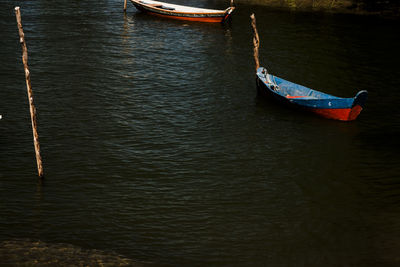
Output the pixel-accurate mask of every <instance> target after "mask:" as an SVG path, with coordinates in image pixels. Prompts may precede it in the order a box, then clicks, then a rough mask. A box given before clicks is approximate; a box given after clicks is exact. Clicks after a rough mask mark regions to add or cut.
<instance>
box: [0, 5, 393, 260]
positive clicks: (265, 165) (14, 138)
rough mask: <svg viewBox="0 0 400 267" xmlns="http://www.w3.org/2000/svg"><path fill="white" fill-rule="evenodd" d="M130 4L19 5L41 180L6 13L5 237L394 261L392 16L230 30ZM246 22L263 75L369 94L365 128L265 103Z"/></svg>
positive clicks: (310, 19) (8, 9)
mask: <svg viewBox="0 0 400 267" xmlns="http://www.w3.org/2000/svg"><path fill="white" fill-rule="evenodd" d="M197 2H198V5H199V6H200V5H201V4H204V6H209V5H211V4H213V3H214V2H215V1H204V2H202V3H200V2H199V1H188V3H191V4H193V5H194V4H196V3H197ZM181 3H186V1H183V0H182V1H181ZM225 4H226V3H225ZM225 4H224V3H222V2H221V3H220V2H218V4H217V3H216V4H215V5H216V6H215V8H223V7H224V5H225ZM217 5H221V6H217ZM122 7H123V4H122V3H121V1H116V0H115V1H114V0H111V1H96V2H94V1H85V2H84V3H83V2H82V3H81V1H80V2H79V1H72V2H71V1H69V2H63V3H53V2H49V1H28V2H27V1H25V2H23V3H22V4H21V12H22V21H23V25H24V30H25V34H26V39H27V45H28V50H29V61H30V68H31V75H32V77H31V78H32V86H33V90H34V92H35V102H36V106H37V110H38V126H39V129H38V130H39V135H40V141H41V149H42V156H43V160H44V161H43V162H44V167H45V169H46V175H47V177H46V180H45V183H44V184H43V185H42V186H38V185H37V179H36V177H35V175H36V171H35V168H36V165H35V161H34V152H33V146H32V133H31V129H30V120H29V110H28V108H27V103H26V89H25V82H24V73H23V68H22V64H21V62H20V61H21V51H20V46H19V44H18V33H17V31H16V25H15V18H14V13H13V8H14V7H13V6H12V3H7V4H5V6H4V8H2V9H0V14H1V16H2V18H4V19H2V20H0V32H1V36H2V37H3V36H6V38H0V60H1V64H0V114H2V115H3V119H2V120H1V121H0V122H1V123H0V132H1V138H0V148H1V153H0V240H1V242H10V240H15V239H18V238H23V240H25V238H29V239H30V240H41V241H40V242H39V244H45V245H43V246H46V247H52V246H53V245H50V244H60V243H63V244H64V243H66V244H74V245H76V246H78V247H80V248H82V249H81V250H82V251H85V253H86V254H85V255H89V254H91V253H92V252H90V251H91V250H92V249H96V250H102V251H115V252H116V253H118V254H122V255H126V256H127V257H128V258H131V259H138V260H140V261H144V262H155V263H165V264H170V265H173V266H177V265H184V266H192V265H202V266H204V265H225V266H235V265H239V266H246V265H250V266H264V265H272V266H282V265H288V266H292V265H311V266H315V265H319V266H320V265H324V266H325V265H328V266H343V265H356V266H368V265H369V266H376V265H396V264H397V263H398V262H399V260H398V256H397V254H396V253H397V251H398V250H399V249H400V244H399V243H398V240H397V239H398V238H397V236H399V233H400V230H399V222H398V218H397V217H398V216H397V215H398V214H399V211H400V210H399V205H398V203H399V195H400V193H399V187H398V184H399V175H397V174H398V173H399V172H400V169H399V168H400V165H399V164H398V163H399V162H400V158H399V155H398V151H397V150H398V149H397V147H398V142H397V141H396V140H397V138H396V136H397V135H398V133H399V132H400V124H399V119H398V118H400V112H399V111H398V109H397V103H398V101H400V94H399V91H398V90H397V89H398V88H399V86H400V80H399V79H400V78H399V77H400V75H399V74H400V71H399V66H398V62H397V61H398V60H397V59H398V58H399V50H398V47H399V44H400V41H399V36H400V32H399V29H400V27H398V22H396V21H387V20H383V19H378V18H373V17H358V16H350V15H332V14H326V15H323V14H304V13H286V12H280V11H271V10H270V9H267V8H262V7H254V6H246V5H243V6H239V8H238V9H237V10H236V11H235V14H234V16H233V20H232V22H231V23H230V24H225V25H220V24H204V23H193V22H184V21H175V20H173V21H170V20H168V19H164V18H157V17H153V16H149V15H146V14H142V13H138V12H136V11H135V9H134V8H133V7H132V5H130V6H129V8H128V12H127V13H126V14H124V13H123V12H122ZM252 12H255V13H256V16H257V26H258V31H259V34H260V38H261V47H260V60H261V64H262V65H264V66H266V67H267V68H268V69H269V70H270V72H271V73H274V74H277V75H279V76H281V77H283V78H286V79H288V80H291V81H293V82H297V83H300V84H303V85H305V86H308V87H312V88H316V89H318V90H321V91H326V92H328V93H331V94H333V95H339V96H352V95H354V94H355V93H356V92H357V91H358V90H361V89H365V90H368V91H369V100H368V102H367V105H366V108H365V110H364V111H363V112H362V113H361V115H360V116H359V118H358V119H357V120H356V121H354V122H351V123H342V122H336V121H330V120H325V119H321V118H318V117H314V116H311V115H310V114H303V113H298V112H296V111H293V110H291V109H287V108H285V107H282V106H280V105H277V104H276V103H274V102H271V101H268V100H265V99H262V98H259V97H258V96H257V94H256V88H255V74H254V63H253V57H252V56H253V54H252V53H253V52H252V41H251V29H250V24H249V20H250V19H249V15H250V14H251V13H252ZM371 36H374V38H371ZM17 222H18V223H17ZM42 242H46V243H42ZM33 243H34V242H30V243H29V242H28V243H26V244H28V245H27V246H30V245H29V244H33ZM17 244H18V243H17ZM54 246H56V247H57V246H58V245H54ZM66 247H68V246H66ZM72 250H73V251H75V250H76V247H74V248H73V249H72ZM78 250H79V249H78ZM21 251H22V250H21ZM23 251H25V250H23ZM74 253H75V252H74ZM101 254H103V253H101ZM62 255H64V254H62ZM88 257H89V256H88ZM89 258H90V257H89ZM88 264H89V263H88Z"/></svg>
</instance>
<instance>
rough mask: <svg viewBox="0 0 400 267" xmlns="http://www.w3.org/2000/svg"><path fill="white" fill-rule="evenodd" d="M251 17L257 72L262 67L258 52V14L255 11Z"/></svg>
mask: <svg viewBox="0 0 400 267" xmlns="http://www.w3.org/2000/svg"><path fill="white" fill-rule="evenodd" d="M250 18H251V27H252V29H253V48H254V62H255V65H256V72H257V69H258V68H259V67H260V60H259V54H258V49H259V47H260V38H259V37H258V32H257V25H256V16H255V15H254V13H253V14H251V16H250Z"/></svg>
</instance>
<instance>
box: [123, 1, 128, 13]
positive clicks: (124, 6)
mask: <svg viewBox="0 0 400 267" xmlns="http://www.w3.org/2000/svg"><path fill="white" fill-rule="evenodd" d="M126 1H127V0H124V11H125V12H126Z"/></svg>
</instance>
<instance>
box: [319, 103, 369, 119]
mask: <svg viewBox="0 0 400 267" xmlns="http://www.w3.org/2000/svg"><path fill="white" fill-rule="evenodd" d="M361 110H362V107H361V106H359V105H356V106H354V107H352V108H323V109H311V111H312V112H314V113H316V114H318V115H320V116H322V117H325V118H328V119H334V120H341V121H353V120H355V119H356V118H357V117H358V115H359V114H360V112H361Z"/></svg>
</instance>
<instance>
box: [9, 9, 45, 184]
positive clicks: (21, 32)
mask: <svg viewBox="0 0 400 267" xmlns="http://www.w3.org/2000/svg"><path fill="white" fill-rule="evenodd" d="M15 16H16V18H17V25H18V32H19V42H20V43H21V47H22V63H23V64H24V70H25V80H26V89H27V91H28V99H29V110H30V113H31V122H32V132H33V143H34V146H35V153H36V163H37V168H38V175H39V177H40V178H43V177H44V176H43V166H42V157H41V156H40V143H39V135H38V133H37V123H36V108H35V105H34V103H33V91H32V85H31V75H30V72H29V67H28V49H27V47H26V43H25V35H24V30H23V29H22V22H21V12H20V10H19V7H15Z"/></svg>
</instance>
